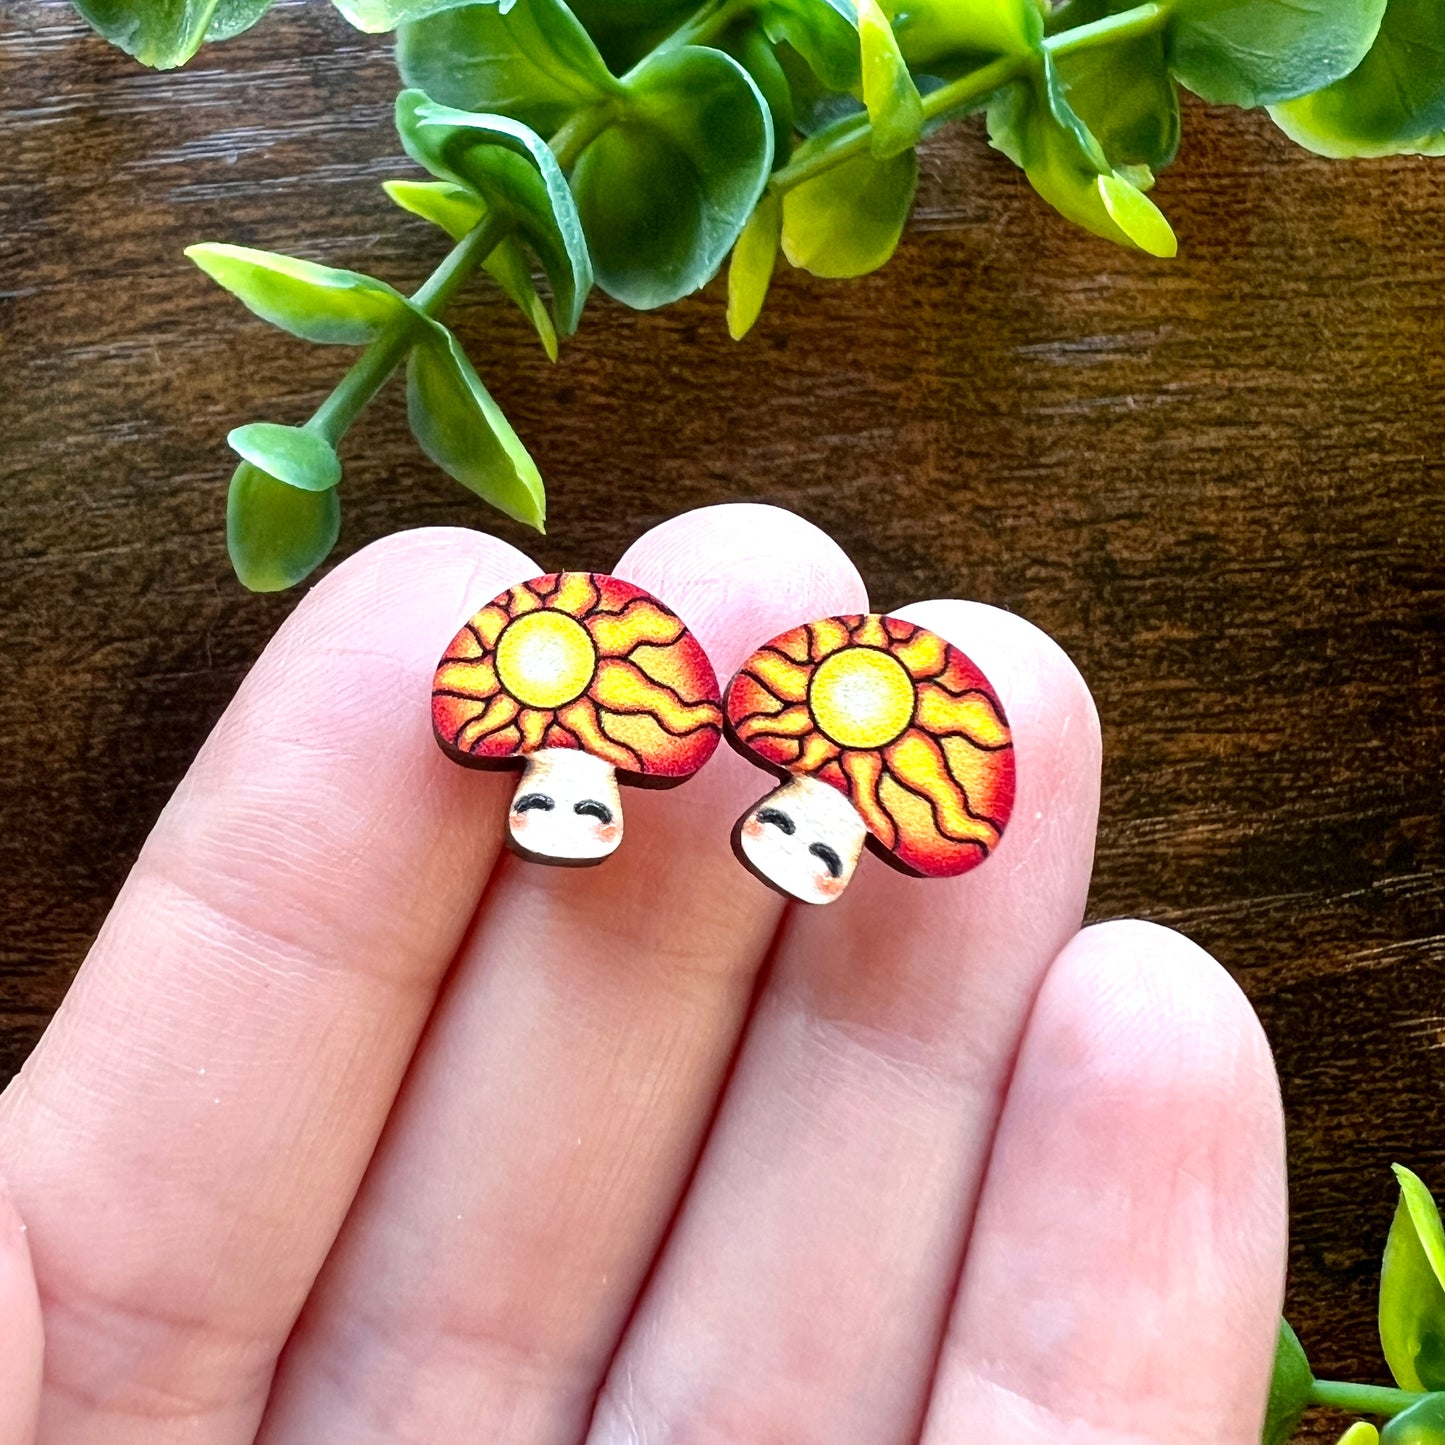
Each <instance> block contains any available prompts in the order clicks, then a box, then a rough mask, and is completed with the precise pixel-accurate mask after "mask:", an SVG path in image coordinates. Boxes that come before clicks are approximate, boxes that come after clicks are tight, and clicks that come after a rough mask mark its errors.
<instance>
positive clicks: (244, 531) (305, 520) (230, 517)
mask: <svg viewBox="0 0 1445 1445" xmlns="http://www.w3.org/2000/svg"><path fill="white" fill-rule="evenodd" d="M340 531H341V499H340V497H339V496H338V495H337V492H336V489H335V488H334V487H333V488H331V489H330V490H329V491H325V492H303V491H302V490H301V489H300V488H299V487H288V486H287V485H286V483H285V482H279V481H277V480H276V478H275V477H272V476H268V475H267V474H266V473H265V472H263V471H262V470H261V468H260V467H258V466H255V465H253V464H252V463H251V462H242V463H241V465H240V466H238V467H237V468H236V470H235V472H234V473H233V474H232V476H231V490H230V492H229V494H228V495H227V498H226V545H227V547H228V548H229V550H230V553H231V565H232V566H233V567H234V568H235V569H236V576H237V577H239V578H240V579H241V582H242V584H243V585H244V586H246V587H249V588H250V589H251V591H252V592H281V591H283V590H284V589H285V588H287V587H291V586H294V585H295V584H296V583H297V582H299V581H301V579H302V578H303V577H305V576H307V575H308V574H309V573H310V572H312V571H314V570H315V569H316V568H317V567H319V566H320V565H321V563H322V562H324V561H325V560H326V556H327V554H328V553H329V552H330V551H331V549H332V547H334V546H335V545H336V538H337V535H338V533H339V532H340Z"/></svg>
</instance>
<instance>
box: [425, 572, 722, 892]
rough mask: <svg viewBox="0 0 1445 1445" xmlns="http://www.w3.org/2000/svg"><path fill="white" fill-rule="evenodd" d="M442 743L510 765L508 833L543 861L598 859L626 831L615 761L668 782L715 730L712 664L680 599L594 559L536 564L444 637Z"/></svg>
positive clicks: (692, 761)
mask: <svg viewBox="0 0 1445 1445" xmlns="http://www.w3.org/2000/svg"><path fill="white" fill-rule="evenodd" d="M432 726H433V729H434V731H435V733H436V738H437V742H439V743H440V744H441V747H442V750H443V751H444V752H445V753H446V754H447V756H448V757H450V758H452V759H453V760H454V761H456V762H458V763H463V764H465V765H467V766H470V767H517V766H521V767H522V769H523V772H522V780H521V782H520V783H519V784H518V786H517V791H516V794H515V796H514V797H513V798H512V806H511V810H510V812H509V814H508V824H509V828H510V836H511V843H512V846H513V847H514V848H515V849H516V850H517V851H518V852H520V853H522V854H524V855H525V856H527V857H529V858H532V859H535V860H537V861H539V862H543V863H562V864H573V865H577V864H587V863H599V862H601V860H602V859H603V858H605V857H607V855H608V854H609V853H611V852H613V851H614V850H615V849H616V847H617V845H618V844H619V843H620V842H621V841H622V800H621V798H620V797H619V796H618V791H617V775H618V774H619V773H620V774H622V775H623V777H624V778H625V779H626V780H627V781H630V782H635V783H644V784H653V785H659V786H666V785H668V784H671V783H677V782H681V781H682V780H683V779H684V778H687V777H690V776H691V775H692V774H693V773H695V772H696V771H697V770H698V769H699V768H700V767H701V766H702V765H703V764H704V763H705V762H706V761H707V760H708V758H709V757H711V756H712V753H713V749H714V748H716V747H717V744H718V739H719V738H720V737H721V736H722V710H721V708H720V706H719V698H718V684H717V677H716V675H715V674H714V673H713V669H712V664H711V663H710V662H709V661H708V659H707V654H706V653H705V652H704V651H703V650H702V647H701V646H700V645H699V644H698V642H697V641H696V639H695V638H694V637H693V635H692V634H691V633H690V632H689V631H688V630H687V628H686V627H685V626H684V625H683V623H682V621H681V619H680V618H679V617H678V616H677V614H676V613H674V612H673V611H671V610H670V609H669V608H668V607H666V606H664V605H663V604H662V603H661V602H659V601H658V600H657V598H655V597H653V596H652V595H651V594H650V593H647V592H644V591H643V590H642V588H640V587H634V586H633V585H632V584H631V583H630V582H623V581H622V580H621V579H620V578H617V577H608V576H605V575H603V574H602V573H598V572H554V573H550V574H548V575H547V576H545V577H534V578H533V579H532V580H531V581H530V582H523V583H522V584H521V585H520V586H517V587H513V588H512V589H511V590H510V591H509V592H504V593H503V594H502V595H501V596H500V597H496V598H493V599H492V601H490V602H489V603H487V605H486V606H485V607H483V608H482V610H481V611H480V612H478V613H477V614H476V615H475V616H474V617H473V618H472V619H471V620H470V621H469V622H468V623H467V624H466V626H465V627H463V628H462V630H461V631H460V632H458V633H457V635H456V636H455V637H454V638H453V639H452V642H451V645H450V646H449V647H448V648H447V650H446V653H445V655H444V656H443V657H442V660H441V661H440V662H439V663H438V664H437V670H436V676H435V678H434V679H433V682H432Z"/></svg>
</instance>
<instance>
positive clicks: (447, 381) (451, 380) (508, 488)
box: [406, 321, 546, 531]
mask: <svg viewBox="0 0 1445 1445" xmlns="http://www.w3.org/2000/svg"><path fill="white" fill-rule="evenodd" d="M406 406H407V416H408V417H409V419H410V421H411V429H412V432H413V433H414V434H415V436H416V439H417V441H418V442H420V443H421V448H422V450H423V451H424V452H425V453H426V454H427V456H429V457H430V458H431V459H432V461H434V462H435V463H436V464H437V466H439V467H440V468H441V469H442V470H443V471H444V472H446V473H447V475H448V476H452V477H455V478H456V479H457V481H459V482H461V483H462V485H463V486H465V487H469V488H470V489H471V490H472V491H474V492H475V493H476V494H477V495H478V496H479V497H481V498H482V499H483V500H484V501H487V502H490V503H491V504H492V506H494V507H496V508H497V509H498V510H500V511H503V512H505V513H506V514H507V515H508V516H509V517H515V518H516V520H517V521H519V522H525V523H526V524H527V525H528V526H529V527H535V528H537V530H538V531H541V530H542V524H543V521H544V519H545V517H546V491H545V488H544V487H543V485H542V475H541V473H540V472H539V471H538V470H537V464H536V463H535V462H534V461H533V460H532V458H531V456H530V455H529V454H528V452H527V449H526V447H524V446H523V445H522V443H521V441H520V440H519V438H518V436H517V434H516V432H514V431H513V430H512V427H511V423H510V422H508V420H507V418H506V417H505V416H503V415H502V411H501V408H500V407H498V405H497V404H496V402H494V401H493V400H492V398H491V395H490V394H489V393H488V391H487V389H486V387H485V386H483V385H482V381H481V378H480V377H479V376H478V375H477V373H476V372H475V371H474V370H473V369H472V364H471V362H470V361H468V360H467V356H466V353H465V352H464V351H463V350H462V348H461V346H460V345H459V344H458V343H457V339H456V337H455V336H453V335H452V334H451V332H450V331H448V330H447V329H446V327H445V326H442V325H441V324H440V323H439V322H436V321H433V322H430V323H429V324H428V326H427V329H426V332H425V334H424V335H423V337H422V339H421V340H420V341H419V342H418V343H417V345H416V346H415V347H414V348H413V349H412V353H411V358H410V360H409V361H408V363H407V370H406Z"/></svg>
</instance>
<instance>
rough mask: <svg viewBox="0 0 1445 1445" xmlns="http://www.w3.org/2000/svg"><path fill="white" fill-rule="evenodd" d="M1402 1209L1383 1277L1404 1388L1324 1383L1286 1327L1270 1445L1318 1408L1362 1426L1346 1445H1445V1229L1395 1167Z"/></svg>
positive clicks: (1393, 1354) (1389, 1360) (1387, 1329)
mask: <svg viewBox="0 0 1445 1445" xmlns="http://www.w3.org/2000/svg"><path fill="white" fill-rule="evenodd" d="M1395 1177H1396V1179H1397V1180H1398V1181H1399V1185H1400V1202H1399V1204H1398V1206H1397V1207H1396V1209H1395V1218H1394V1222H1393V1223H1392V1224H1391V1226H1390V1235H1389V1238H1388V1239H1387V1240H1386V1241H1385V1260H1384V1264H1383V1266H1382V1267H1381V1270H1380V1344H1381V1346H1382V1348H1383V1349H1384V1352H1385V1362H1386V1364H1387V1365H1388V1366H1389V1367H1390V1374H1391V1375H1393V1376H1394V1379H1395V1385H1396V1387H1397V1388H1393V1389H1392V1388H1390V1387H1388V1386H1382V1385H1352V1384H1348V1383H1345V1382H1343V1381H1340V1380H1317V1379H1315V1377H1314V1373H1313V1371H1312V1370H1311V1369H1310V1365H1309V1360H1308V1359H1307V1358H1306V1356H1305V1352H1304V1347H1303V1346H1302V1345H1301V1344H1300V1342H1299V1337H1298V1336H1297V1335H1296V1334H1295V1332H1294V1331H1293V1330H1292V1329H1291V1328H1290V1326H1289V1324H1288V1322H1287V1321H1285V1320H1281V1321H1280V1325H1279V1344H1278V1347H1277V1348H1276V1351H1275V1359H1274V1377H1273V1379H1272V1381H1271V1384H1270V1393H1269V1409H1268V1413H1267V1415H1266V1417H1265V1427H1264V1438H1263V1445H1285V1442H1287V1441H1288V1440H1289V1439H1290V1438H1291V1437H1292V1436H1293V1435H1294V1432H1295V1429H1296V1427H1297V1426H1298V1424H1299V1422H1300V1417H1301V1416H1302V1415H1303V1414H1304V1412H1305V1411H1306V1410H1307V1409H1308V1408H1309V1407H1310V1406H1311V1405H1330V1406H1333V1407H1334V1408H1336V1409H1339V1410H1348V1411H1350V1412H1351V1413H1353V1414H1358V1415H1371V1416H1375V1417H1379V1418H1383V1419H1384V1420H1385V1421H1386V1424H1385V1426H1384V1428H1383V1429H1379V1428H1377V1427H1376V1426H1375V1425H1374V1424H1372V1423H1370V1422H1369V1421H1365V1420H1360V1421H1356V1422H1355V1423H1354V1424H1353V1425H1351V1426H1350V1427H1349V1428H1348V1429H1347V1430H1346V1431H1345V1433H1344V1434H1343V1435H1342V1436H1341V1437H1340V1440H1339V1445H1445V1229H1442V1227H1441V1223H1440V1211H1439V1209H1437V1208H1436V1205H1435V1201H1434V1199H1433V1198H1432V1197H1431V1195H1430V1191H1429V1190H1428V1189H1426V1188H1425V1186H1424V1184H1422V1183H1421V1182H1420V1180H1419V1179H1418V1178H1417V1177H1416V1176H1415V1175H1414V1174H1412V1173H1411V1172H1410V1171H1409V1170H1408V1169H1406V1168H1405V1167H1404V1166H1403V1165H1400V1164H1397V1165H1395Z"/></svg>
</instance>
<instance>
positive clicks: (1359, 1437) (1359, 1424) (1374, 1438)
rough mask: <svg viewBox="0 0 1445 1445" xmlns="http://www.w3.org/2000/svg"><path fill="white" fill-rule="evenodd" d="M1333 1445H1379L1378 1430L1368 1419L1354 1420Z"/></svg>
mask: <svg viewBox="0 0 1445 1445" xmlns="http://www.w3.org/2000/svg"><path fill="white" fill-rule="evenodd" d="M1335 1445H1380V1432H1379V1431H1378V1430H1377V1429H1376V1428H1375V1427H1374V1426H1373V1425H1372V1424H1370V1422H1369V1421H1368V1420H1356V1421H1355V1423H1354V1424H1353V1425H1351V1426H1350V1427H1349V1429H1348V1430H1346V1431H1345V1433H1344V1434H1343V1435H1341V1436H1340V1438H1339V1439H1338V1440H1337V1441H1336V1442H1335Z"/></svg>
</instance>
